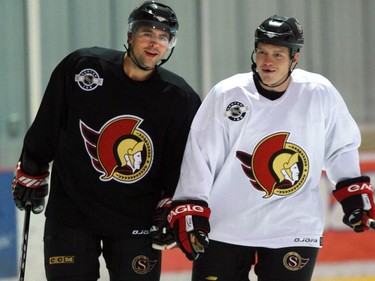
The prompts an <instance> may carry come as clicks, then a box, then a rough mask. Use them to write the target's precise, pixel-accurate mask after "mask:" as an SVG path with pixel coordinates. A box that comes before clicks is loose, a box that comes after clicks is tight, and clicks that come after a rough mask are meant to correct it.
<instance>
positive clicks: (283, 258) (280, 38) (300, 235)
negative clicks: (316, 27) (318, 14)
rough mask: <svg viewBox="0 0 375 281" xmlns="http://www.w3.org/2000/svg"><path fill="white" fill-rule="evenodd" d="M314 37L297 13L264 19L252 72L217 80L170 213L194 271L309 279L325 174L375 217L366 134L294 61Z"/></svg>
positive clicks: (362, 213) (225, 278) (212, 276)
mask: <svg viewBox="0 0 375 281" xmlns="http://www.w3.org/2000/svg"><path fill="white" fill-rule="evenodd" d="M303 43H304V38H303V31H302V27H301V25H300V24H299V22H298V21H297V20H296V19H295V18H287V17H281V16H272V17H270V18H268V19H266V20H265V21H264V22H263V23H262V24H261V25H260V26H259V27H258V28H257V29H256V31H255V50H254V52H253V54H252V60H253V66H252V72H250V73H243V74H237V75H234V76H232V77H230V78H228V79H225V80H223V81H221V82H219V83H218V84H217V85H215V86H214V87H213V88H212V90H211V91H210V92H209V94H208V96H207V97H206V99H205V100H204V102H203V104H202V106H201V108H200V109H199V110H198V113H197V115H196V116H195V119H194V121H193V123H192V127H191V131H190V135H189V139H188V143H187V147H186V150H185V155H184V159H183V163H182V167H181V176H180V180H179V183H178V186H177V189H176V192H175V195H174V198H173V199H174V203H173V206H172V211H171V212H170V214H169V217H168V220H169V221H170V224H171V226H172V227H173V228H174V231H175V236H176V237H177V240H178V245H179V247H180V248H181V249H182V251H183V252H184V253H185V254H186V256H187V257H188V258H189V259H190V260H194V263H193V274H192V280H193V281H203V280H220V281H244V280H249V277H248V276H249V271H250V268H251V266H250V265H254V269H255V273H256V274H257V276H258V280H260V281H271V280H272V281H276V280H277V281H309V280H311V277H312V274H313V269H314V266H315V263H316V258H317V254H318V251H319V248H321V247H322V241H323V240H322V236H323V227H324V218H323V207H322V199H321V196H320V193H319V182H320V178H321V174H322V170H325V171H326V173H327V176H328V178H329V179H330V180H331V182H332V183H333V184H334V186H335V189H334V190H333V195H334V196H335V198H336V199H337V200H338V202H340V204H341V205H342V208H343V211H344V216H343V222H344V223H345V224H347V225H348V226H350V227H352V228H353V229H354V231H356V232H362V231H365V230H367V229H369V228H368V226H366V222H367V221H368V220H369V219H374V217H375V216H374V201H373V191H372V187H371V184H370V178H369V177H367V176H364V175H362V174H361V171H360V166H359V155H358V147H359V146H360V141H361V136H360V131H359V129H358V126H357V124H356V122H355V121H354V120H353V118H352V116H351V115H350V113H349V111H348V109H347V106H346V105H345V103H344V100H343V99H342V97H341V96H340V94H339V92H338V91H337V90H336V88H335V87H334V86H333V85H332V84H331V83H330V81H328V80H327V79H326V78H325V77H323V76H321V75H319V74H314V73H311V72H307V71H304V70H301V69H295V67H296V65H297V63H298V60H299V57H300V49H301V47H302V45H303Z"/></svg>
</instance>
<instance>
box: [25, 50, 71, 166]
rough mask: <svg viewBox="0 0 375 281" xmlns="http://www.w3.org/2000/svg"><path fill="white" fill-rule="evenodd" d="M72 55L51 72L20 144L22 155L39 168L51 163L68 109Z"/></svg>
mask: <svg viewBox="0 0 375 281" xmlns="http://www.w3.org/2000/svg"><path fill="white" fill-rule="evenodd" d="M73 57H74V56H73V55H69V56H67V57H66V58H65V59H64V60H62V61H61V62H60V63H59V65H58V66H57V67H56V68H55V69H54V71H53V72H52V74H51V77H50V80H49V83H48V85H47V88H46V90H45V92H44V95H43V98H42V102H41V104H40V106H39V109H38V112H37V114H36V116H35V119H34V121H33V122H32V124H31V126H30V128H29V129H28V131H27V133H26V135H25V138H24V143H23V149H22V150H23V154H26V155H27V157H30V158H31V159H30V160H32V161H35V162H37V163H39V164H40V165H46V164H48V163H50V162H51V161H53V158H54V155H55V153H56V150H57V146H58V144H59V141H58V140H59V135H60V132H61V130H63V128H64V126H65V124H66V119H67V114H68V108H69V93H70V92H71V91H70V89H71V87H72V83H74V82H72V81H74V72H73V71H70V68H71V63H72V60H73Z"/></svg>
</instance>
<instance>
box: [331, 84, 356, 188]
mask: <svg viewBox="0 0 375 281" xmlns="http://www.w3.org/2000/svg"><path fill="white" fill-rule="evenodd" d="M331 94H332V99H331V100H330V102H328V103H326V105H327V108H326V110H327V111H329V110H330V111H331V113H332V114H330V115H328V116H329V117H328V118H327V120H326V123H327V126H326V128H327V131H326V134H325V135H326V139H325V143H326V146H325V167H324V169H325V170H326V172H327V176H328V178H329V179H330V180H331V182H333V183H334V184H335V183H337V182H338V181H340V180H342V179H347V178H354V177H358V176H360V167H359V153H358V148H359V146H360V143H361V134H360V130H359V128H358V125H357V123H356V122H355V120H354V119H353V117H352V116H351V114H350V113H349V110H348V108H347V106H346V104H345V102H344V100H343V99H342V97H341V95H340V94H339V93H338V91H337V90H336V89H335V88H334V87H333V86H332V88H331ZM329 107H330V108H329Z"/></svg>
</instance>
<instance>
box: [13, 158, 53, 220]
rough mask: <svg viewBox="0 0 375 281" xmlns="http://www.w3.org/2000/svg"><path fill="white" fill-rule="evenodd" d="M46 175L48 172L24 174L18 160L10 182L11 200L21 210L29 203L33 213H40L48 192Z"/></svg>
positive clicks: (47, 175)
mask: <svg viewBox="0 0 375 281" xmlns="http://www.w3.org/2000/svg"><path fill="white" fill-rule="evenodd" d="M48 177H49V172H46V173H44V174H43V175H39V176H31V175H28V174H25V173H24V172H23V171H22V169H21V163H20V162H19V163H18V164H17V170H16V175H15V177H14V179H13V182H12V193H13V200H14V203H15V204H16V207H17V208H18V209H20V210H21V211H23V210H24V209H25V206H26V205H27V204H30V205H31V210H32V211H33V213H34V214H39V213H41V212H42V211H43V210H44V205H45V197H46V196H47V194H48Z"/></svg>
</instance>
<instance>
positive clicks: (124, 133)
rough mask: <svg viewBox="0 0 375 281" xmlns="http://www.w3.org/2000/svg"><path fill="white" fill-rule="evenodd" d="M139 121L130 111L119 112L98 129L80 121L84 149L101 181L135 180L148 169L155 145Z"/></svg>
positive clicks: (123, 181)
mask: <svg viewBox="0 0 375 281" xmlns="http://www.w3.org/2000/svg"><path fill="white" fill-rule="evenodd" d="M142 121H143V120H142V119H140V118H138V117H136V116H133V115H124V116H118V117H116V118H113V119H111V120H109V121H108V122H107V123H106V124H104V126H103V127H102V128H101V129H100V130H99V131H95V130H94V129H92V128H90V127H89V126H87V125H86V124H85V123H83V121H82V120H81V121H80V130H81V135H82V138H83V140H84V143H85V147H86V151H87V153H88V155H89V156H90V158H91V163H92V165H93V167H94V168H95V169H96V170H97V171H98V172H99V173H100V174H101V176H100V179H101V180H102V181H109V180H112V179H114V180H116V181H119V182H122V183H134V182H136V181H139V180H140V179H142V178H143V177H144V176H145V175H146V174H147V173H148V171H149V170H150V168H151V165H152V162H153V158H154V155H153V151H154V148H153V144H152V141H151V138H150V137H149V136H148V135H147V134H146V133H145V132H144V131H143V130H142V129H140V128H139V126H140V125H141V123H142Z"/></svg>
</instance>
